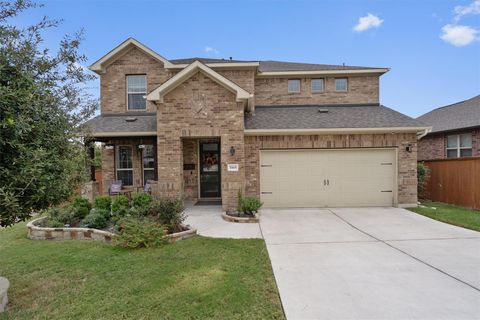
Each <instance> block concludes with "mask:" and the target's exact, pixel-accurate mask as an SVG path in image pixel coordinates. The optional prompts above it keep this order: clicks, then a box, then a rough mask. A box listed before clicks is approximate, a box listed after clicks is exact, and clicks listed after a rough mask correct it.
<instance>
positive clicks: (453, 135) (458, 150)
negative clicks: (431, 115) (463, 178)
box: [445, 133, 473, 158]
mask: <svg viewBox="0 0 480 320" xmlns="http://www.w3.org/2000/svg"><path fill="white" fill-rule="evenodd" d="M464 135H469V136H470V143H471V145H470V147H462V146H461V143H460V142H461V141H462V139H461V136H464ZM448 137H456V138H457V146H456V147H448ZM446 139H447V141H446V148H445V150H446V151H445V157H446V158H448V150H456V151H457V156H456V157H455V158H462V156H461V151H462V150H472V155H473V141H472V134H471V133H460V134H449V135H447V136H446Z"/></svg>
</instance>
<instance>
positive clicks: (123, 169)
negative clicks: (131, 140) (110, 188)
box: [115, 145, 135, 186]
mask: <svg viewBox="0 0 480 320" xmlns="http://www.w3.org/2000/svg"><path fill="white" fill-rule="evenodd" d="M120 147H128V148H130V149H131V150H132V161H131V162H132V167H131V168H119V164H120V159H119V157H120ZM133 151H134V148H133V146H131V145H118V146H116V150H115V180H119V179H118V171H132V184H125V185H124V186H133V185H134V181H135V177H134V172H133Z"/></svg>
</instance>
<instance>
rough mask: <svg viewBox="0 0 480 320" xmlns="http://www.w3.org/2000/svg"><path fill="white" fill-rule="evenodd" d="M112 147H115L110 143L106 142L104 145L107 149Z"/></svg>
mask: <svg viewBox="0 0 480 320" xmlns="http://www.w3.org/2000/svg"><path fill="white" fill-rule="evenodd" d="M113 148H115V145H114V144H112V143H107V144H106V145H105V149H107V150H112V149H113Z"/></svg>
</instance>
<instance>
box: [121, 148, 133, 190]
mask: <svg viewBox="0 0 480 320" xmlns="http://www.w3.org/2000/svg"><path fill="white" fill-rule="evenodd" d="M132 154H133V152H132V147H131V146H118V148H117V180H122V184H123V185H124V186H132V185H133V161H132Z"/></svg>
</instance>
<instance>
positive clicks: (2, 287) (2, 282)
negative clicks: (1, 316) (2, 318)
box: [0, 277, 10, 313]
mask: <svg viewBox="0 0 480 320" xmlns="http://www.w3.org/2000/svg"><path fill="white" fill-rule="evenodd" d="M8 288H10V282H9V281H8V279H7V278H4V277H0V313H2V312H4V311H5V310H7V304H8Z"/></svg>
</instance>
